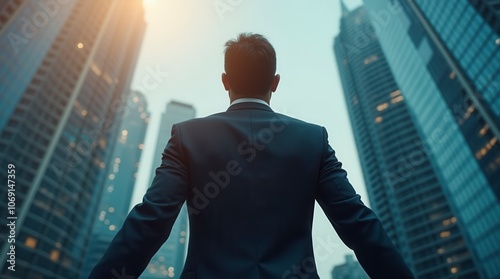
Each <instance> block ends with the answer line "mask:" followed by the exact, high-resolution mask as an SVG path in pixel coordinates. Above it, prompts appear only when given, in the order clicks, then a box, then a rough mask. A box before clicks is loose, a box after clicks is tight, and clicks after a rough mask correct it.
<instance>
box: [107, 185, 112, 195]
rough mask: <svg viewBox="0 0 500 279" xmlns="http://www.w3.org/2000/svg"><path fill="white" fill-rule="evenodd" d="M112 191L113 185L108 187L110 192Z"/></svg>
mask: <svg viewBox="0 0 500 279" xmlns="http://www.w3.org/2000/svg"><path fill="white" fill-rule="evenodd" d="M111 192H113V186H112V185H111V186H109V187H108V193H111Z"/></svg>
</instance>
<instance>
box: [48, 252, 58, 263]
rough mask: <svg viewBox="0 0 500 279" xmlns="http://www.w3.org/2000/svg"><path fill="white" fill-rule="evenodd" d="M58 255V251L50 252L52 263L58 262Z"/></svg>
mask: <svg viewBox="0 0 500 279" xmlns="http://www.w3.org/2000/svg"><path fill="white" fill-rule="evenodd" d="M59 255H60V252H59V251H58V250H52V251H50V256H49V258H50V260H51V261H53V262H57V261H58V260H59Z"/></svg>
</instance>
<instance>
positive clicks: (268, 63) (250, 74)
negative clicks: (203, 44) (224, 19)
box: [224, 33, 276, 97]
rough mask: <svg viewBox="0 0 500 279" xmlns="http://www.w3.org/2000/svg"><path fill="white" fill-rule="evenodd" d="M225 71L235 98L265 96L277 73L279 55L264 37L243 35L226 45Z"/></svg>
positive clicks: (249, 34)
mask: <svg viewBox="0 0 500 279" xmlns="http://www.w3.org/2000/svg"><path fill="white" fill-rule="evenodd" d="M224 70H225V72H226V75H227V77H228V79H229V82H230V84H231V89H232V91H233V92H234V93H235V94H237V95H239V96H244V97H256V96H259V95H263V94H266V93H268V92H269V88H270V87H271V83H272V82H273V77H274V75H275V73H276V52H275V51H274V48H273V46H272V45H271V44H270V43H269V41H268V40H267V39H266V38H264V36H262V35H259V34H251V33H242V34H240V35H239V36H238V38H237V39H235V40H229V41H228V42H227V43H226V49H225V56H224Z"/></svg>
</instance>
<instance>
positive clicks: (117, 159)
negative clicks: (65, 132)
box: [81, 91, 149, 279]
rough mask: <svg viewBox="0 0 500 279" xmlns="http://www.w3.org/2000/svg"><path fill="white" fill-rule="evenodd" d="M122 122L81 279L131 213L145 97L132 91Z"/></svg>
mask: <svg viewBox="0 0 500 279" xmlns="http://www.w3.org/2000/svg"><path fill="white" fill-rule="evenodd" d="M122 119H123V120H122V124H121V126H120V128H119V136H118V138H117V142H116V143H115V148H114V150H113V154H112V156H111V164H110V165H109V166H107V167H106V170H107V171H108V176H107V177H106V182H105V184H104V188H103V189H102V194H101V201H100V203H99V209H98V215H96V216H95V217H94V218H95V221H94V227H93V229H92V236H91V238H90V242H89V245H88V246H89V249H88V251H87V255H86V257H85V263H84V267H83V269H82V276H81V278H82V279H86V278H88V275H89V273H90V271H91V270H92V268H93V267H94V266H95V264H96V263H97V262H98V261H99V259H100V258H101V257H102V255H103V254H104V252H105V251H106V249H107V248H108V246H109V244H110V243H111V241H112V240H113V238H114V237H115V235H116V233H117V231H118V230H119V229H120V228H121V226H122V224H123V222H124V221H125V218H126V217H127V214H128V212H129V210H130V201H131V199H132V193H133V191H134V185H135V182H136V178H137V171H138V169H139V162H140V157H141V154H142V150H143V149H144V138H145V135H146V130H147V127H148V123H149V112H147V103H146V99H145V98H144V95H143V94H141V93H140V92H138V91H132V93H131V95H130V97H129V100H128V102H127V107H125V110H124V114H123V116H122Z"/></svg>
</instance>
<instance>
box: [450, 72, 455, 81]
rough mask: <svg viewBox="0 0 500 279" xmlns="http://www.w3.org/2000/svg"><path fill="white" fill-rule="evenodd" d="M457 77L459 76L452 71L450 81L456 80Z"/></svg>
mask: <svg viewBox="0 0 500 279" xmlns="http://www.w3.org/2000/svg"><path fill="white" fill-rule="evenodd" d="M456 75H457V74H456V73H455V72H454V71H452V72H451V73H450V79H455V76H456Z"/></svg>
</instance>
